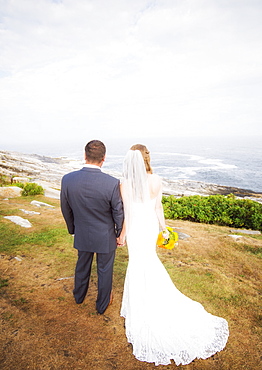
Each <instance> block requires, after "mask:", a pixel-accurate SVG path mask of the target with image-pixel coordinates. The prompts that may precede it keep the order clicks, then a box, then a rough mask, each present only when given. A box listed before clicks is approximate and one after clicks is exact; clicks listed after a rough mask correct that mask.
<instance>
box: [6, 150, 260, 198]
mask: <svg viewBox="0 0 262 370" xmlns="http://www.w3.org/2000/svg"><path fill="white" fill-rule="evenodd" d="M83 164H84V162H83V161H77V160H75V159H70V158H65V157H60V158H52V157H46V156H41V155H38V154H23V153H18V152H11V151H0V175H1V174H2V175H5V176H7V177H9V179H10V182H12V183H15V182H36V183H38V184H40V185H42V186H43V188H44V189H45V195H46V196H50V197H53V198H58V197H59V190H60V186H61V178H62V176H63V175H64V174H66V173H68V172H71V171H74V170H78V169H80V168H82V166H83ZM105 172H106V171H105ZM108 173H109V172H108ZM110 174H111V175H113V176H115V177H118V178H120V177H121V175H120V174H118V173H112V172H110ZM163 192H164V195H175V196H189V195H215V194H223V195H228V194H234V195H235V196H237V197H241V198H248V199H252V200H255V201H258V202H260V203H262V193H257V192H254V191H252V190H247V189H239V188H237V187H230V186H222V185H216V184H208V183H204V182H200V181H192V180H176V181H171V180H168V179H163Z"/></svg>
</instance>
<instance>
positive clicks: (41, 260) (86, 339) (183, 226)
mask: <svg viewBox="0 0 262 370" xmlns="http://www.w3.org/2000/svg"><path fill="white" fill-rule="evenodd" d="M39 199H40V200H43V201H46V202H48V203H52V204H53V205H55V208H54V209H40V212H41V215H40V216H39V215H38V216H29V217H27V218H29V219H30V221H32V223H33V224H34V226H33V228H32V229H22V228H20V227H19V226H17V225H13V224H12V223H11V222H10V221H8V220H5V219H1V222H2V223H5V224H7V225H9V227H10V229H11V230H13V232H14V233H17V230H19V233H20V234H23V235H27V236H28V237H30V235H32V233H34V232H35V231H38V230H42V231H44V230H47V229H49V228H50V226H51V227H53V228H59V227H61V226H63V225H64V223H63V219H62V216H61V213H60V209H59V202H58V201H54V200H49V199H44V198H41V197H40V198H39ZM0 206H1V214H2V215H4V214H17V215H20V216H24V214H22V212H21V211H19V209H20V208H26V209H28V210H30V209H31V210H36V208H35V207H33V206H31V205H30V204H29V200H28V199H23V198H16V199H13V200H9V201H6V200H0ZM168 224H169V225H170V226H175V227H178V228H180V229H179V230H180V231H182V232H184V233H186V234H189V235H191V238H189V239H187V240H184V241H183V240H181V241H179V246H178V248H176V249H175V250H173V251H171V252H168V251H165V250H160V249H159V250H158V253H159V256H160V258H161V260H162V261H163V263H164V264H165V266H166V268H167V269H168V271H169V273H170V275H171V277H172V279H173V281H174V282H175V284H176V286H177V287H178V288H179V289H180V290H181V291H182V292H183V293H184V294H186V295H188V296H189V297H190V298H192V299H195V300H197V301H199V302H201V303H202V304H203V305H204V307H205V308H206V309H207V310H208V311H209V312H211V313H213V314H215V315H218V316H222V317H224V318H226V319H227V320H228V322H229V327H230V337H229V341H228V343H227V346H226V348H225V350H224V351H222V352H220V353H218V354H216V355H215V356H213V357H212V358H210V359H207V360H196V361H194V362H193V363H191V364H189V365H186V366H179V367H177V366H176V365H175V364H171V365H168V366H158V367H157V369H160V370H161V369H175V368H183V369H185V370H193V369H194V370H195V369H196V370H204V369H205V370H221V369H222V370H240V369H245V370H248V369H250V370H256V369H259V368H260V364H261V358H260V356H261V353H260V350H261V311H260V310H259V303H260V301H259V293H261V291H260V289H261V258H259V255H257V254H255V251H256V249H257V248H261V247H262V240H261V239H255V238H251V237H248V236H245V237H243V238H242V239H240V240H239V241H234V240H232V239H231V238H230V237H228V234H229V228H226V227H218V226H211V225H204V224H194V223H190V222H184V221H169V222H168ZM71 243H72V240H71V238H70V236H67V235H66V234H64V236H61V235H60V236H59V235H58V236H57V238H56V241H55V243H53V244H52V243H51V242H50V245H49V243H48V241H47V242H46V244H45V243H44V244H42V245H35V246H32V245H31V244H30V245H29V243H28V244H26V243H25V244H23V245H21V246H19V247H15V248H16V251H15V252H11V253H8V252H5V253H3V252H2V253H1V259H0V273H1V279H2V281H3V280H5V279H6V280H8V283H7V284H8V285H7V286H3V287H2V288H0V302H1V308H0V318H1V332H0V343H1V348H2V350H1V352H0V363H1V366H0V367H1V369H4V370H7V369H8V370H12V369H18V370H19V369H37V370H38V369H50V370H51V369H55V370H57V369H81V370H82V369H87V370H90V369H98V370H110V369H121V370H122V369H125V370H129V369H130V370H136V369H141V370H143V369H153V368H155V366H154V364H148V363H142V362H139V361H137V360H136V359H135V358H134V356H133V355H132V347H131V346H130V345H129V344H128V343H127V341H126V337H125V331H124V321H123V319H122V318H121V317H120V316H119V312H120V305H121V297H122V291H123V283H124V275H125V269H126V265H127V251H126V248H121V249H119V250H118V252H117V258H116V263H115V278H114V302H113V305H112V306H110V307H109V308H108V309H107V311H106V312H105V314H104V315H101V316H98V315H97V314H96V311H95V299H96V274H95V273H94V274H93V277H92V281H91V285H90V289H89V293H88V296H87V298H86V299H85V301H84V303H83V304H82V305H76V304H75V302H74V299H73V296H72V289H73V279H72V278H71V276H72V275H73V273H74V265H75V260H76V251H75V250H74V249H73V248H72V246H71ZM18 255H19V256H20V257H21V259H22V260H21V261H17V260H16V259H14V257H16V256H18ZM94 269H95V266H94ZM62 277H69V279H65V280H58V279H59V278H62ZM3 285H4V284H3ZM170 309H171V308H170Z"/></svg>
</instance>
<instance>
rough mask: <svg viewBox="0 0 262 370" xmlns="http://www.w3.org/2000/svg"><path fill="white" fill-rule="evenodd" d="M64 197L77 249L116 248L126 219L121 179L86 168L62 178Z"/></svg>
mask: <svg viewBox="0 0 262 370" xmlns="http://www.w3.org/2000/svg"><path fill="white" fill-rule="evenodd" d="M60 200H61V210H62V214H63V216H64V219H65V221H66V224H67V228H68V232H69V233H70V234H74V235H75V237H74V247H75V248H76V249H78V250H80V251H86V252H96V253H109V252H111V251H113V250H114V249H116V237H118V236H119V234H120V232H121V229H122V225H123V220H124V212H123V203H122V199H121V195H120V189H119V180H117V179H116V178H114V177H112V176H110V175H107V174H105V173H103V172H102V171H101V170H100V169H98V168H88V167H84V168H82V169H81V170H79V171H74V172H70V173H68V174H67V175H65V176H64V177H63V178H62V184H61V197H60Z"/></svg>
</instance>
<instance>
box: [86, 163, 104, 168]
mask: <svg viewBox="0 0 262 370" xmlns="http://www.w3.org/2000/svg"><path fill="white" fill-rule="evenodd" d="M84 167H87V168H98V169H99V170H101V167H99V166H97V165H96V164H91V163H86V164H85V165H84Z"/></svg>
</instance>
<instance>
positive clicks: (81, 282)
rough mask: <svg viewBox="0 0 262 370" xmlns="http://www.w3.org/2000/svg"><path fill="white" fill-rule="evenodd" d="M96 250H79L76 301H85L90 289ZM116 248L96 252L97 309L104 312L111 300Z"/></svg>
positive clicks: (76, 273)
mask: <svg viewBox="0 0 262 370" xmlns="http://www.w3.org/2000/svg"><path fill="white" fill-rule="evenodd" d="M93 258H94V252H84V251H78V260H77V263H76V268H75V287H74V291H73V294H74V297H75V301H76V303H78V304H80V303H82V302H83V301H84V299H85V296H86V294H87V291H88V287H89V281H90V275H91V268H92V262H93ZM114 260H115V250H114V251H112V252H110V253H96V263H97V278H98V294H97V300H96V310H97V312H98V313H100V314H102V313H104V311H105V310H106V308H107V306H108V304H109V302H110V293H111V290H112V283H113V267H114Z"/></svg>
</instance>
